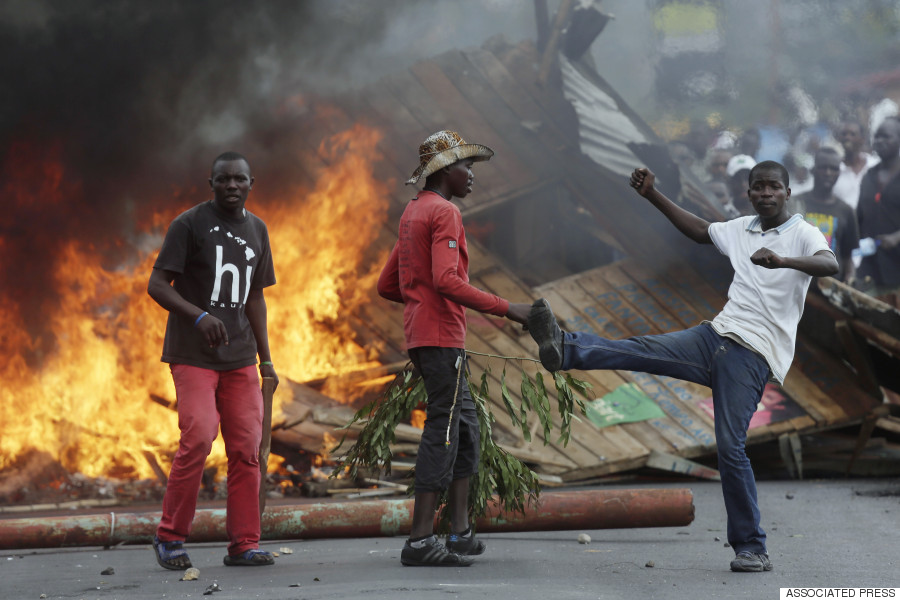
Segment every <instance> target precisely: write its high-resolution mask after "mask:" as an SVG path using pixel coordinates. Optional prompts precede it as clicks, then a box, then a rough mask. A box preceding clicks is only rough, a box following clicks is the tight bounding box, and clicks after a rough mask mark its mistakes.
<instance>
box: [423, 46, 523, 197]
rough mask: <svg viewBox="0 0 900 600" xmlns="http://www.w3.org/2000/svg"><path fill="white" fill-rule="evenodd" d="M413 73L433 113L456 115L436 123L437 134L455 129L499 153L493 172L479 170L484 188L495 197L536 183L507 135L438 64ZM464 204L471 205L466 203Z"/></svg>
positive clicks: (476, 177) (492, 161)
mask: <svg viewBox="0 0 900 600" xmlns="http://www.w3.org/2000/svg"><path fill="white" fill-rule="evenodd" d="M410 72H411V73H412V74H413V75H414V77H415V79H417V80H418V83H419V85H420V86H421V87H422V89H423V91H424V92H425V94H427V95H428V107H429V111H430V109H431V107H434V106H438V107H442V108H443V109H444V112H446V113H449V114H451V115H452V117H451V118H450V119H448V120H436V119H435V120H432V123H433V124H434V128H435V129H434V130H435V131H438V130H440V129H448V128H449V129H453V130H454V131H457V132H458V133H459V134H460V135H461V136H462V137H463V138H465V139H466V141H468V142H473V143H478V144H484V145H486V146H488V147H490V148H492V149H493V150H494V152H496V155H495V156H494V157H493V158H492V159H491V165H490V168H486V167H484V166H481V168H479V167H476V168H475V180H476V183H480V182H482V181H483V182H484V183H483V185H484V186H488V187H490V188H491V190H492V192H493V193H495V194H501V193H507V192H511V191H512V190H514V189H515V188H517V187H521V186H522V185H528V184H531V183H533V182H534V181H535V178H534V176H533V175H529V174H528V172H527V169H526V168H525V167H524V166H523V165H521V164H520V163H519V162H518V160H517V159H516V154H515V151H514V150H513V149H512V148H511V147H510V146H509V144H507V143H506V141H505V140H504V138H503V135H502V134H501V133H499V132H497V131H496V130H495V129H494V128H493V127H492V126H491V124H490V123H488V122H487V121H486V120H485V119H484V117H483V116H481V115H480V114H479V113H478V111H477V110H475V109H474V108H473V107H472V105H470V104H469V103H468V102H467V101H466V99H465V98H464V97H463V96H462V94H460V93H459V90H458V89H456V86H454V85H453V82H451V81H450V80H449V79H447V76H446V75H444V73H443V71H441V70H440V68H439V67H438V66H437V65H436V64H434V63H430V62H429V63H417V64H415V65H413V66H412V67H411V68H410ZM407 106H409V105H408V104H407ZM464 204H466V205H468V203H466V202H464Z"/></svg>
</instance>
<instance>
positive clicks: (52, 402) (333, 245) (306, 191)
mask: <svg viewBox="0 0 900 600" xmlns="http://www.w3.org/2000/svg"><path fill="white" fill-rule="evenodd" d="M378 140H379V133H378V132H377V131H376V130H374V129H368V128H364V127H362V126H354V127H351V128H350V129H348V130H346V131H343V132H339V133H337V134H335V135H334V136H333V137H332V138H330V139H327V140H324V141H323V142H322V144H321V145H320V146H319V147H318V148H315V149H312V150H310V151H309V155H308V156H304V157H302V160H303V162H304V164H306V165H308V166H307V168H308V169H309V170H310V172H312V173H315V175H316V176H315V179H314V182H313V184H312V186H311V188H305V187H303V186H301V185H293V186H290V185H284V184H282V183H280V182H279V181H278V180H275V181H269V182H267V183H266V185H268V186H269V189H268V190H267V192H265V193H264V194H265V195H264V194H262V193H261V194H260V195H259V196H258V197H256V198H254V199H255V200H256V201H257V202H256V203H255V204H254V205H253V206H252V207H251V210H254V211H255V212H256V213H257V214H259V215H261V216H262V217H263V218H264V219H265V220H266V221H267V222H268V223H269V224H270V225H269V231H270V237H271V240H272V246H273V253H274V257H275V263H276V269H277V272H278V273H279V275H280V276H279V282H278V283H279V284H278V285H276V286H275V287H274V288H272V290H271V294H268V297H269V311H268V316H269V332H270V333H269V337H270V341H271V345H272V347H273V348H277V358H276V360H277V361H278V362H277V363H276V364H277V367H278V371H279V374H280V375H281V377H282V380H283V381H285V380H290V381H309V382H313V383H314V384H315V385H317V387H318V388H319V389H320V390H321V392H324V393H327V394H329V395H330V397H334V398H339V399H340V400H341V401H344V402H352V401H353V400H354V399H357V398H360V397H363V396H364V395H365V394H366V393H367V390H372V389H374V390H377V389H378V387H377V386H378V385H379V381H380V380H379V378H378V377H374V378H373V377H368V378H366V380H365V381H359V380H354V379H353V378H352V377H350V378H349V379H348V378H343V379H342V377H341V375H342V374H343V373H353V372H359V371H360V370H363V371H366V370H369V371H370V372H371V371H372V370H377V369H379V368H381V367H380V363H379V362H378V360H377V359H378V356H379V346H378V344H377V343H374V342H372V340H365V341H362V340H361V339H360V338H361V336H364V335H365V331H364V327H363V326H362V325H361V324H360V323H359V322H358V320H357V319H355V318H353V317H352V316H350V315H352V314H353V313H354V312H355V310H356V307H357V306H358V305H359V304H361V303H365V302H369V301H370V297H369V296H370V294H371V290H372V289H374V277H377V268H378V267H379V266H380V261H381V259H382V258H383V257H381V256H372V255H370V254H369V253H368V252H367V250H368V248H369V246H370V244H369V242H370V240H371V239H373V238H377V237H378V235H379V231H380V229H381V227H382V224H383V222H384V220H385V219H386V215H387V210H386V202H387V201H386V197H387V194H386V192H385V189H384V186H385V184H384V183H382V182H380V181H378V180H376V179H375V178H374V176H373V174H372V172H373V160H374V156H373V153H372V148H373V147H374V146H375V145H376V144H377V142H378ZM25 160H26V157H25V155H23V154H16V155H14V156H10V157H9V158H8V160H7V163H6V164H5V165H4V166H3V167H4V168H3V171H4V173H5V174H6V175H7V177H6V179H5V181H6V182H5V184H4V187H5V190H4V191H5V192H6V194H5V195H6V196H7V197H9V198H11V199H12V202H13V205H14V206H13V213H16V212H17V208H19V209H21V210H25V209H26V208H27V207H28V206H32V205H35V204H39V205H43V206H45V207H48V208H49V207H53V206H58V205H59V204H61V203H64V202H77V201H79V199H80V190H79V187H80V186H79V182H78V181H77V178H76V177H75V176H74V175H73V173H72V169H71V167H67V166H66V165H64V164H62V163H61V162H59V160H58V157H57V158H55V159H54V158H48V156H47V152H38V153H37V154H36V155H35V156H31V157H29V160H34V161H42V160H44V161H47V160H49V162H48V163H46V164H43V166H42V167H40V168H36V167H30V168H27V169H24V168H23V164H22V163H23V161H25ZM310 165H315V167H313V166H310ZM35 169H37V170H38V171H40V172H42V173H44V174H55V177H53V178H50V179H48V178H47V177H44V178H43V180H42V181H43V183H41V184H40V185H38V186H35V185H34V184H33V182H30V181H29V180H28V178H27V177H24V176H23V175H22V173H23V172H24V173H26V174H30V173H33V172H34V171H35ZM265 177H266V175H265V173H263V174H257V179H258V181H260V183H262V182H263V181H265ZM177 195H178V196H179V199H180V201H179V203H177V205H176V204H171V203H170V204H169V205H165V204H160V205H159V207H158V208H151V207H144V208H143V209H142V210H143V211H146V212H147V213H148V214H147V215H146V217H145V218H143V219H142V220H141V225H142V227H143V229H142V230H141V231H138V232H134V233H131V234H129V235H123V236H122V237H121V238H120V239H117V240H113V241H112V242H107V244H109V245H112V246H115V247H117V248H119V250H120V254H119V256H113V255H112V254H110V252H109V251H108V248H103V247H101V246H100V244H92V243H90V242H87V241H85V240H81V239H78V238H77V237H73V238H72V239H69V240H64V239H63V240H58V241H56V242H55V243H53V244H48V245H47V246H46V248H45V249H43V255H42V256H41V260H42V261H43V262H44V263H46V265H42V268H41V273H40V274H44V275H45V276H46V281H44V282H43V284H44V287H43V288H42V290H34V289H29V290H28V292H29V294H19V295H16V294H15V289H14V287H11V286H3V287H2V289H0V313H2V316H3V318H2V319H0V350H2V352H3V354H4V356H5V357H7V360H6V361H4V364H3V365H2V366H0V374H2V377H3V380H4V386H3V389H2V390H0V502H4V503H7V504H16V503H44V502H45V501H48V499H49V498H51V497H54V496H55V497H56V498H57V499H58V498H59V497H63V498H64V499H65V500H73V499H75V500H80V499H83V498H85V497H90V496H93V497H95V498H110V497H112V496H116V497H119V498H120V499H121V500H122V501H123V502H132V501H140V500H153V499H156V498H157V497H161V494H162V491H161V490H162V486H163V485H164V483H165V473H166V472H167V471H168V465H169V464H170V462H171V458H172V456H173V454H174V452H175V449H176V448H177V441H178V426H177V418H176V413H175V411H174V410H172V409H173V408H174V406H175V402H174V398H175V394H174V387H173V386H172V383H171V377H170V376H169V374H168V373H167V369H166V368H165V365H164V364H162V363H160V362H159V354H160V351H161V348H162V334H163V331H164V324H165V314H164V312H163V311H162V310H161V309H160V308H159V307H158V306H156V305H155V304H154V303H153V302H152V300H151V299H150V298H149V297H148V296H147V294H146V281H147V278H148V277H149V273H150V270H151V268H152V263H153V260H154V259H155V254H156V250H157V249H158V244H159V240H160V239H161V238H160V236H161V234H162V233H163V232H164V231H163V230H162V229H161V228H162V227H163V226H164V225H163V224H165V223H167V222H168V221H169V220H170V219H171V218H172V217H173V216H174V215H175V214H177V212H178V211H180V210H182V209H184V208H185V207H186V206H188V205H190V203H191V202H196V201H201V200H202V199H203V197H204V196H203V194H202V192H197V191H196V190H193V189H189V188H186V189H185V191H183V192H179V193H178V194H177ZM18 212H21V211H18ZM5 226H6V224H4V229H6V227H5ZM54 235H56V236H59V233H58V232H56V233H55V234H54ZM135 240H140V243H137V242H136V241H135ZM19 241H20V240H19V239H17V238H16V237H15V236H8V235H4V237H3V238H2V247H3V248H4V252H3V259H2V260H3V261H7V260H17V259H20V258H22V254H23V253H26V252H27V251H28V249H27V248H25V249H23V248H18V247H17V245H16V244H17V243H19ZM32 250H33V249H32ZM8 271H9V269H8V268H7V269H5V272H8ZM39 292H42V293H43V297H42V296H41V293H39ZM51 305H52V306H53V307H55V308H53V309H52V310H51ZM35 306H43V307H45V310H44V312H43V320H42V321H40V322H36V321H35V319H34V314H33V313H34V307H35ZM385 373H387V372H386V371H385ZM385 373H382V375H384V374H385ZM381 379H383V377H382V378H381ZM310 389H312V388H310ZM280 397H281V396H280V395H276V398H275V402H276V406H275V410H274V412H275V415H276V417H277V416H278V415H279V414H280V400H279V398H280ZM316 450H318V449H316ZM208 464H209V465H211V466H212V467H213V471H214V472H215V471H217V470H224V469H223V467H224V448H223V447H222V445H221V440H219V441H217V443H216V444H215V446H214V449H213V453H212V455H211V459H210V461H209V463H208ZM216 476H218V475H216ZM208 479H210V480H212V479H215V477H209V478H208ZM90 482H93V483H90ZM126 482H131V483H126ZM136 482H142V483H140V484H138V483H136ZM132 483H133V485H132ZM91 488H92V489H91ZM126 488H128V489H126ZM207 488H208V489H209V490H212V483H210V484H209V485H208V486H207ZM113 490H117V491H116V492H115V493H113ZM208 493H209V494H214V492H212V491H209V492H208Z"/></svg>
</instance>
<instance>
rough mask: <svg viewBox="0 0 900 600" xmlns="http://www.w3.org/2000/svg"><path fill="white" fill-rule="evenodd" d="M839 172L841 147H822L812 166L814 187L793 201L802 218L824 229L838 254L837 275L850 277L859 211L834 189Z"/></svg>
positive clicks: (857, 230)
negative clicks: (833, 191) (857, 213)
mask: <svg viewBox="0 0 900 600" xmlns="http://www.w3.org/2000/svg"><path fill="white" fill-rule="evenodd" d="M840 173H841V155H840V154H839V153H838V151H837V150H835V149H834V148H829V147H823V148H819V150H818V151H817V152H816V157H815V163H814V164H813V170H812V175H813V189H811V190H810V191H808V192H806V193H805V194H800V195H798V196H797V197H796V198H795V199H794V202H795V203H796V207H797V210H798V211H799V212H800V213H801V214H802V215H803V218H805V219H806V221H807V222H808V223H811V224H813V225H815V226H816V227H817V228H818V229H819V231H821V232H822V235H824V236H825V240H826V241H827V242H828V247H829V248H831V251H832V252H834V255H835V257H837V259H838V265H840V270H839V271H838V274H837V275H835V278H837V279H840V280H841V281H851V280H852V279H853V275H854V268H853V260H852V253H853V251H854V250H855V249H857V248H858V247H859V226H858V225H857V222H856V212H855V211H854V210H853V209H852V208H851V207H850V205H849V204H847V203H846V202H844V201H843V200H841V199H840V198H838V197H837V196H835V195H834V194H833V193H832V190H833V189H834V184H835V182H836V181H837V178H838V176H839V175H840Z"/></svg>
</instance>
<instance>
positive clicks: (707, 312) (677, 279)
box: [663, 265, 728, 319]
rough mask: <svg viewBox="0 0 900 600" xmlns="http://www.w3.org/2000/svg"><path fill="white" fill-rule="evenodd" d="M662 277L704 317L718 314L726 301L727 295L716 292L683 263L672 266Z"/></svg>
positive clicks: (709, 317) (708, 317) (707, 317)
mask: <svg viewBox="0 0 900 600" xmlns="http://www.w3.org/2000/svg"><path fill="white" fill-rule="evenodd" d="M663 278H664V280H665V281H667V282H668V283H669V286H670V287H672V288H673V289H674V290H676V291H677V292H678V293H679V294H681V296H682V297H683V298H684V299H685V300H687V301H688V302H689V303H690V304H691V306H693V307H694V309H695V310H696V311H697V312H698V313H699V314H700V315H702V316H703V317H704V318H706V319H712V318H713V317H715V316H716V315H717V314H719V312H721V310H722V309H723V308H724V307H725V302H727V301H728V297H727V295H725V294H721V293H719V292H717V291H716V290H715V289H714V288H713V287H712V286H710V285H709V283H707V282H706V281H705V280H703V279H701V278H700V277H699V276H698V275H697V273H696V272H694V271H693V270H692V269H690V268H688V267H687V266H685V265H674V266H672V267H671V268H670V269H669V270H667V271H666V272H665V273H664V274H663Z"/></svg>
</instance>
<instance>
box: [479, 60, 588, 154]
mask: <svg viewBox="0 0 900 600" xmlns="http://www.w3.org/2000/svg"><path fill="white" fill-rule="evenodd" d="M463 55H464V56H465V57H466V59H467V60H468V61H469V63H470V64H471V65H472V66H473V67H474V68H475V69H477V70H478V71H479V72H480V73H481V74H482V76H483V77H484V79H485V80H486V81H487V82H488V84H489V85H490V86H491V87H492V88H493V89H494V91H495V92H497V94H498V95H499V96H500V97H501V98H503V101H504V102H506V104H507V106H509V108H510V109H511V110H512V111H513V112H514V113H515V115H516V117H517V118H518V119H519V120H520V122H521V123H522V124H523V125H526V126H530V127H532V128H533V129H534V130H535V131H536V132H537V133H538V135H540V136H541V139H542V140H544V143H543V145H544V146H545V147H546V148H547V149H548V150H549V151H551V152H554V151H556V152H559V151H560V150H562V149H563V148H565V147H575V146H576V145H577V138H573V137H571V136H567V135H566V133H565V132H563V131H562V130H561V129H559V127H558V126H557V125H556V123H555V122H554V121H553V119H551V118H549V117H548V116H547V115H546V114H545V113H544V111H543V109H542V108H541V107H540V106H539V105H538V104H537V102H535V100H534V98H532V97H531V94H530V93H529V92H528V90H527V89H526V88H525V87H524V86H523V85H521V84H520V83H519V81H517V80H516V78H515V77H513V75H512V73H510V72H509V70H508V69H507V68H506V66H505V65H504V64H503V63H501V62H500V61H499V60H498V59H497V57H496V56H495V55H494V54H493V53H491V52H488V51H487V50H485V49H483V48H478V49H473V50H463Z"/></svg>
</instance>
